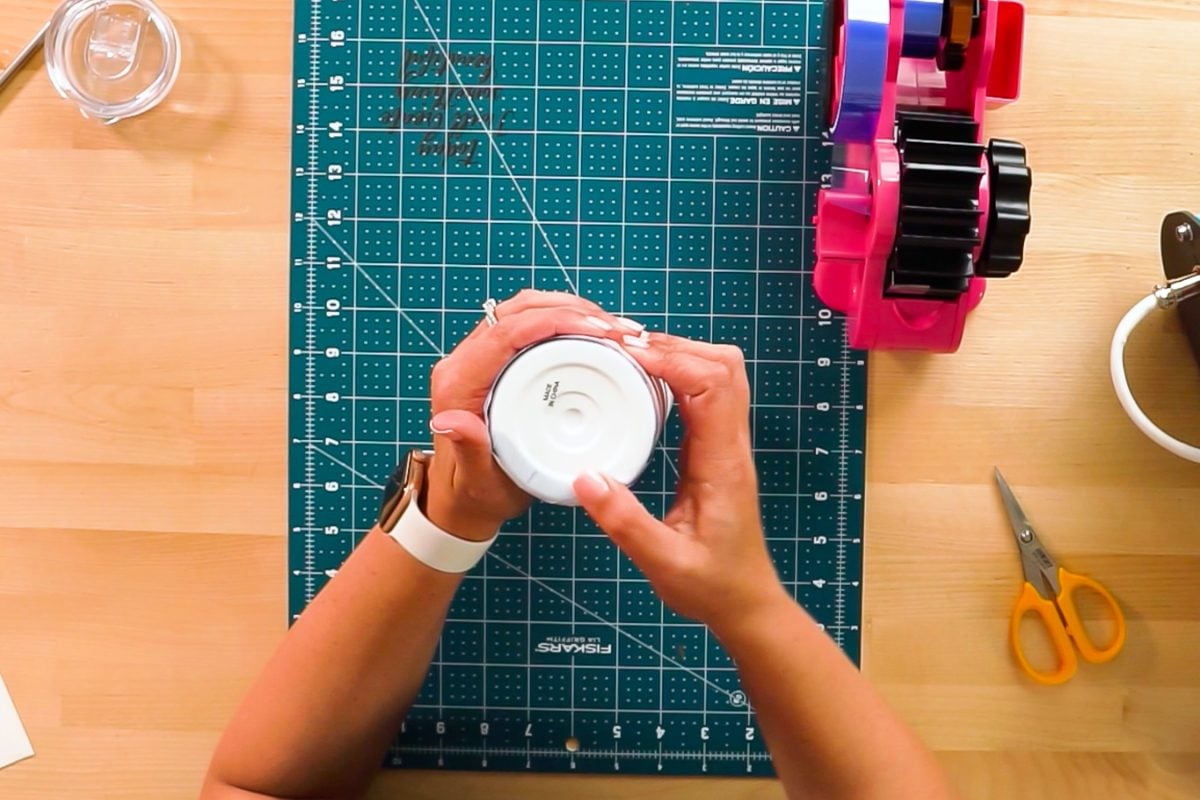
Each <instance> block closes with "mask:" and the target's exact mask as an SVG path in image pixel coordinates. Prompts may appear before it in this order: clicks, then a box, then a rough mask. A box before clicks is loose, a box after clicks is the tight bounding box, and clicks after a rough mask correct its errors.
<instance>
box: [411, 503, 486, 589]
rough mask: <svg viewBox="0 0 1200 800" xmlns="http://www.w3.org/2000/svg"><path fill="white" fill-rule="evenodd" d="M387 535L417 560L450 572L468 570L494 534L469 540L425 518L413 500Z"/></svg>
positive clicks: (476, 561) (483, 551)
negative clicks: (485, 537)
mask: <svg viewBox="0 0 1200 800" xmlns="http://www.w3.org/2000/svg"><path fill="white" fill-rule="evenodd" d="M497 535H499V534H497ZM388 536H390V537H392V538H393V539H395V540H396V541H397V542H398V543H399V544H400V546H401V547H403V548H404V549H405V550H407V551H408V552H409V553H410V554H411V555H412V557H413V558H415V559H417V561H420V562H421V563H423V564H425V565H426V566H430V567H433V568H434V569H436V570H438V571H439V572H451V573H460V572H467V571H468V570H470V569H471V567H473V566H475V565H476V564H477V563H479V559H481V558H483V555H484V553H486V552H487V551H488V548H489V547H491V546H492V542H494V541H496V537H495V536H493V537H492V538H490V539H488V540H487V541H484V542H472V541H468V540H466V539H460V538H458V537H457V536H454V535H453V534H449V533H446V532H445V531H444V530H442V529H441V528H439V527H438V526H437V525H434V524H433V523H432V522H430V521H429V519H428V518H426V516H425V515H424V514H423V513H422V512H421V509H420V507H419V505H418V504H417V503H416V502H412V503H409V504H408V507H407V508H405V509H404V512H403V513H402V514H401V515H400V519H398V520H396V526H395V527H394V528H392V529H391V530H390V531H388Z"/></svg>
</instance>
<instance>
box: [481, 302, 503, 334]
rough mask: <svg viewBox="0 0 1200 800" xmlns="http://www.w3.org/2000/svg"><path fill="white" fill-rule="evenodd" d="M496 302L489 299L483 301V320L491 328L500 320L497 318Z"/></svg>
mask: <svg viewBox="0 0 1200 800" xmlns="http://www.w3.org/2000/svg"><path fill="white" fill-rule="evenodd" d="M496 305H497V304H496V301H495V300H494V299H492V298H491V297H489V298H488V299H487V300H484V301H483V320H484V322H486V323H487V324H488V327H489V328H494V327H495V326H496V323H497V322H499V321H500V320H499V319H498V318H497V317H496Z"/></svg>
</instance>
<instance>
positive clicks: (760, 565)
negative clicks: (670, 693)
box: [574, 334, 790, 636]
mask: <svg viewBox="0 0 1200 800" xmlns="http://www.w3.org/2000/svg"><path fill="white" fill-rule="evenodd" d="M626 351H627V352H629V353H630V355H632V356H633V357H634V358H636V359H637V360H638V362H639V363H640V364H641V365H642V367H644V368H645V370H646V371H647V372H648V373H649V374H651V375H653V376H656V377H659V378H662V379H663V380H664V381H666V382H667V384H668V385H669V386H670V387H671V390H672V391H673V392H674V393H675V398H676V401H677V403H678V405H679V413H680V414H681V415H682V418H683V424H684V438H683V443H682V446H681V449H680V457H679V464H678V467H679V486H678V488H677V489H676V494H675V504H674V506H673V507H672V508H671V510H670V511H669V512H668V513H667V515H666V516H665V517H664V518H663V520H662V521H661V522H660V521H659V520H658V519H656V518H655V517H654V516H652V515H651V514H650V512H648V511H647V510H646V508H645V507H644V506H643V505H642V504H641V503H640V502H639V501H638V499H637V497H636V496H634V494H633V493H632V492H631V491H630V490H629V489H628V488H626V487H625V486H624V485H623V484H621V483H620V482H618V481H614V480H612V479H611V478H609V477H607V476H603V475H596V474H585V475H583V476H581V477H580V478H579V479H578V480H576V482H575V485H574V488H575V494H576V496H577V497H578V498H579V500H580V502H581V503H582V504H583V507H584V508H585V509H586V510H587V512H588V514H590V515H591V517H592V518H593V519H594V520H595V521H596V523H597V524H598V525H599V526H600V527H601V528H603V529H604V531H605V532H606V533H607V534H608V535H609V537H610V538H611V539H612V540H613V541H614V542H615V543H616V544H617V546H618V547H620V548H621V549H622V550H623V551H624V552H625V553H626V554H627V555H628V556H629V557H630V559H632V560H633V562H634V564H636V565H637V566H638V568H639V569H641V570H642V572H643V573H645V575H646V577H647V578H648V579H649V580H650V583H651V584H652V585H653V587H654V590H655V591H656V592H657V593H658V595H659V597H661V598H662V600H663V601H664V602H665V603H666V604H667V605H669V606H671V608H673V609H675V610H676V611H677V612H679V613H680V614H683V615H684V616H687V617H691V618H693V619H695V620H698V621H700V622H703V623H705V624H706V625H708V626H709V627H710V628H712V629H713V631H714V632H715V633H716V634H717V635H718V636H720V635H722V631H724V630H727V629H728V628H729V626H731V625H736V624H737V622H738V620H739V619H743V618H745V617H746V615H748V614H752V613H754V612H755V611H756V610H760V609H765V608H768V607H770V606H772V605H775V604H777V603H779V602H781V601H787V602H790V597H788V595H787V593H786V592H785V590H784V589H783V586H782V584H781V583H780V581H779V576H778V575H777V574H776V572H775V567H774V565H773V564H772V563H771V558H770V555H769V554H768V552H767V546H766V541H765V540H764V538H763V531H762V520H761V515H760V513H759V506H758V479H757V475H756V474H755V470H754V457H753V455H752V453H751V450H750V386H749V383H748V381H747V378H746V367H745V362H744V359H743V357H742V351H741V350H739V349H738V348H737V347H733V346H730V345H713V344H706V343H702V342H694V341H691V340H688V339H682V338H679V337H676V336H669V335H666V334H651V336H650V338H649V343H648V346H647V347H645V348H637V347H627V348H626Z"/></svg>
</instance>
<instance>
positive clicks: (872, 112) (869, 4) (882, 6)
mask: <svg viewBox="0 0 1200 800" xmlns="http://www.w3.org/2000/svg"><path fill="white" fill-rule="evenodd" d="M834 2H838V0H834ZM889 5H890V4H889V2H888V0H841V2H840V9H839V10H840V12H841V15H842V16H841V19H843V20H844V22H843V30H842V41H841V45H840V46H841V48H842V53H841V61H842V70H841V75H837V74H833V75H831V79H832V80H833V81H840V86H841V93H840V95H839V96H838V98H837V100H836V102H835V103H834V104H833V106H834V107H833V108H831V109H830V130H829V136H830V138H831V139H832V140H833V141H834V143H835V144H848V143H851V142H859V143H866V142H870V141H872V140H873V139H874V138H875V126H876V125H877V124H878V122H879V110H880V108H881V107H882V106H883V80H884V76H885V75H886V74H887V51H888V19H889V15H890V13H891V9H890V8H889ZM833 36H834V37H837V36H838V34H837V33H836V32H833ZM837 47H838V43H837V42H836V41H834V42H833V43H832V47H831V48H830V51H829V56H830V60H831V63H830V71H831V72H833V73H836V71H837V63H836V62H834V61H833V55H834V53H835V51H836V49H837Z"/></svg>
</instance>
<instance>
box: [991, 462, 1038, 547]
mask: <svg viewBox="0 0 1200 800" xmlns="http://www.w3.org/2000/svg"><path fill="white" fill-rule="evenodd" d="M993 469H995V470H996V485H997V486H999V487H1000V497H1001V498H1002V499H1003V500H1004V508H1005V510H1006V511H1008V521H1009V522H1011V523H1012V527H1013V535H1014V536H1016V537H1017V539H1018V541H1020V539H1021V534H1022V533H1024V532H1025V531H1027V530H1031V529H1032V528H1033V525H1032V524H1031V523H1030V522H1029V517H1027V516H1025V512H1024V511H1023V510H1022V509H1021V504H1020V503H1018V502H1017V498H1016V496H1015V495H1013V492H1012V489H1010V488H1009V486H1008V481H1006V480H1004V476H1003V475H1001V474H1000V468H999V467H994V468H993Z"/></svg>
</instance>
